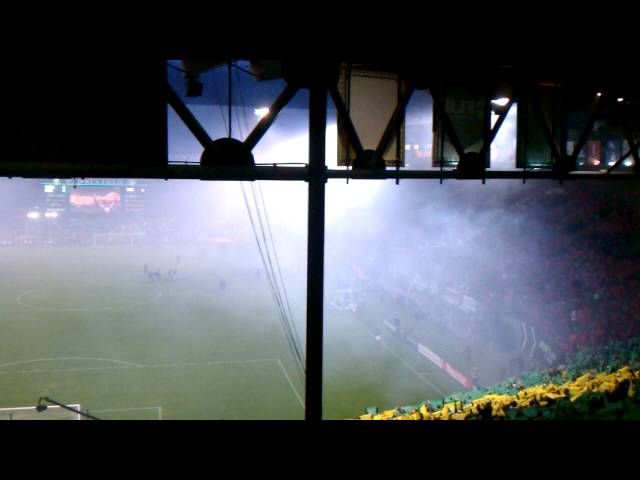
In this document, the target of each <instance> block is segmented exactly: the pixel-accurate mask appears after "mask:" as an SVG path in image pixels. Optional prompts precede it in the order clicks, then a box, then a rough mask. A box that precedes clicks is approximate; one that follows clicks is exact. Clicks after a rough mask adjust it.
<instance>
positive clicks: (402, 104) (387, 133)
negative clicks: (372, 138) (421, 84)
mask: <svg viewBox="0 0 640 480" xmlns="http://www.w3.org/2000/svg"><path fill="white" fill-rule="evenodd" d="M414 90H415V88H414V87H413V86H412V85H410V86H409V87H408V88H407V90H406V91H405V92H404V93H403V94H402V95H401V96H400V99H399V100H398V105H396V108H395V110H394V111H393V115H391V119H390V120H389V123H388V124H387V127H386V128H385V129H384V133H383V134H382V137H381V138H380V143H378V147H377V148H376V157H377V158H382V156H383V155H384V152H385V151H386V150H387V148H388V147H389V144H390V143H391V139H392V138H393V135H394V134H395V133H396V132H397V131H398V128H399V127H400V123H401V122H402V120H403V119H404V111H405V109H406V108H407V104H408V103H409V100H411V95H413V92H414Z"/></svg>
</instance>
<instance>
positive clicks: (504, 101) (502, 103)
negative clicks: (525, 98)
mask: <svg viewBox="0 0 640 480" xmlns="http://www.w3.org/2000/svg"><path fill="white" fill-rule="evenodd" d="M491 103H493V104H494V105H498V106H499V107H504V106H505V105H507V103H509V99H508V98H507V97H502V98H496V99H495V100H491Z"/></svg>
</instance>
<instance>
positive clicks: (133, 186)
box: [42, 178, 148, 215]
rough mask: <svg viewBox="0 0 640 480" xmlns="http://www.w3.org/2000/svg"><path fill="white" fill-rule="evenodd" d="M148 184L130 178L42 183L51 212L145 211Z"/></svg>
mask: <svg viewBox="0 0 640 480" xmlns="http://www.w3.org/2000/svg"><path fill="white" fill-rule="evenodd" d="M147 188H148V185H146V184H145V183H143V182H140V181H139V180H135V179H129V178H84V179H59V178H54V179H50V180H46V181H44V182H42V191H43V193H44V195H45V205H46V210H47V212H57V213H58V214H60V213H62V212H66V213H71V214H75V213H78V214H85V213H87V214H95V215H113V214H122V213H138V212H143V211H144V197H145V193H146V191H147Z"/></svg>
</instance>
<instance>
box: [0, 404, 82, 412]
mask: <svg viewBox="0 0 640 480" xmlns="http://www.w3.org/2000/svg"><path fill="white" fill-rule="evenodd" d="M67 407H71V408H77V409H78V410H80V404H79V403H72V404H71V405H67ZM50 408H62V407H59V406H58V405H47V410H49V409H50ZM35 409H36V407H6V408H0V412H4V411H9V410H11V411H15V410H35Z"/></svg>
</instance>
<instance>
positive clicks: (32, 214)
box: [27, 212, 40, 220]
mask: <svg viewBox="0 0 640 480" xmlns="http://www.w3.org/2000/svg"><path fill="white" fill-rule="evenodd" d="M27 218H30V219H31V220H36V219H38V218H40V213H38V212H29V213H27Z"/></svg>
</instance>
